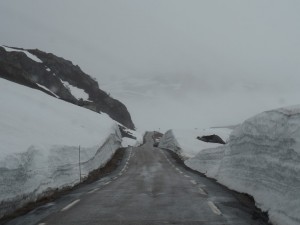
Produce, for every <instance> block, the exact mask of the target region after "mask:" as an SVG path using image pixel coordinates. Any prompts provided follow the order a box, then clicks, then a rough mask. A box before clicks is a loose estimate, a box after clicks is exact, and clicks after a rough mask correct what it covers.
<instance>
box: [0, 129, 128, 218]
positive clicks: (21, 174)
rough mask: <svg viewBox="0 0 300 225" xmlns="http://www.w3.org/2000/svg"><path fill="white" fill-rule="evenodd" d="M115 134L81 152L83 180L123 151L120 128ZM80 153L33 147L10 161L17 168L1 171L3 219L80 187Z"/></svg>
mask: <svg viewBox="0 0 300 225" xmlns="http://www.w3.org/2000/svg"><path fill="white" fill-rule="evenodd" d="M112 130H113V132H112V133H111V134H110V135H109V136H108V137H107V139H106V140H105V142H104V143H103V144H102V145H101V147H100V148H99V146H98V147H97V146H95V147H91V148H81V172H82V177H83V178H84V177H86V176H87V175H88V174H89V172H91V171H93V170H95V169H98V168H101V167H104V166H105V165H106V163H107V162H108V161H109V160H110V159H111V158H112V156H113V155H114V153H115V152H116V150H117V149H118V148H120V147H121V143H122V137H121V134H120V131H119V129H118V127H117V126H115V129H112ZM78 153H79V148H78V146H54V147H53V148H52V149H49V150H48V151H45V149H38V148H37V147H35V146H32V147H30V148H29V149H28V150H27V151H26V152H24V153H22V154H20V155H19V159H16V158H11V162H7V163H8V165H11V164H14V165H16V164H18V166H17V167H14V168H11V169H10V168H9V167H8V168H0V186H1V188H0V218H1V217H2V216H4V215H6V214H8V213H11V212H13V211H15V210H16V209H18V208H20V207H22V206H24V205H25V204H26V203H28V202H32V201H35V200H37V199H38V198H40V197H43V196H45V195H47V194H49V193H52V192H53V191H55V190H58V189H62V188H64V187H72V186H74V185H76V184H78V183H79V181H80V176H79V164H78V162H79V154H78ZM8 160H9V159H8Z"/></svg>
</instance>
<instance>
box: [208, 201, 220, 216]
mask: <svg viewBox="0 0 300 225" xmlns="http://www.w3.org/2000/svg"><path fill="white" fill-rule="evenodd" d="M207 204H208V206H209V208H210V209H211V211H213V213H214V214H217V215H219V216H220V215H221V214H222V213H221V211H220V210H219V209H218V207H217V206H216V205H215V204H214V203H213V202H212V201H208V202H207Z"/></svg>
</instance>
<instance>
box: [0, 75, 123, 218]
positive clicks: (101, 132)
mask: <svg viewBox="0 0 300 225" xmlns="http://www.w3.org/2000/svg"><path fill="white" fill-rule="evenodd" d="M0 92H1V94H0V105H1V108H0V143H1V145H0V187H1V188H0V217H1V216H3V215H4V214H5V213H7V212H11V211H13V210H14V209H15V208H17V207H20V206H22V205H23V204H25V203H27V202H28V201H33V200H36V199H37V198H38V197H39V196H41V194H43V193H45V192H48V191H51V190H53V189H56V188H62V187H65V186H73V185H74V184H76V183H78V182H79V180H80V177H79V166H78V162H79V157H78V153H79V145H80V146H81V170H82V174H83V176H87V175H88V173H89V172H90V171H92V170H95V169H97V168H99V167H102V166H104V165H105V164H106V163H107V161H109V160H110V158H111V157H112V155H113V154H114V152H115V151H116V150H117V149H118V148H119V147H120V146H121V144H122V143H121V142H122V138H121V134H120V131H119V129H118V125H117V122H115V121H114V120H112V119H110V118H109V116H107V115H106V114H98V113H94V112H92V111H90V110H88V109H85V108H81V107H78V106H75V105H73V104H70V103H67V102H65V101H62V100H59V99H56V98H53V97H51V96H49V95H47V94H45V93H43V92H40V91H38V90H35V89H31V88H27V87H25V86H22V85H18V84H15V83H12V82H9V81H7V80H4V79H0Z"/></svg>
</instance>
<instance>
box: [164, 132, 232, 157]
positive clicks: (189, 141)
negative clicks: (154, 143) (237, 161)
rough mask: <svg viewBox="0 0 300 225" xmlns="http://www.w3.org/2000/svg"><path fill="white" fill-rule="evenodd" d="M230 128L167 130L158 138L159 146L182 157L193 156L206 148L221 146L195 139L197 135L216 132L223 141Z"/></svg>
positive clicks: (226, 137)
mask: <svg viewBox="0 0 300 225" xmlns="http://www.w3.org/2000/svg"><path fill="white" fill-rule="evenodd" d="M231 131H232V130H231V129H228V128H209V129H194V130H177V129H174V130H169V131H167V132H166V133H165V134H164V135H163V137H162V138H161V140H160V143H159V147H160V148H166V149H170V150H172V151H174V152H176V153H177V154H180V155H181V156H182V157H183V158H191V157H194V156H195V155H196V154H197V153H199V152H200V151H202V150H203V149H206V148H213V147H218V146H221V145H222V144H217V143H207V142H203V141H200V140H198V139H197V136H205V135H212V134H216V135H218V136H220V137H221V138H222V139H223V140H224V141H227V139H228V137H229V135H230V133H231Z"/></svg>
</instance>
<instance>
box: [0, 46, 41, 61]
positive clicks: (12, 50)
mask: <svg viewBox="0 0 300 225" xmlns="http://www.w3.org/2000/svg"><path fill="white" fill-rule="evenodd" d="M1 47H3V48H4V49H5V51H7V52H23V53H25V54H26V55H27V57H28V58H30V59H32V60H33V61H35V62H38V63H42V62H43V61H42V60H40V59H39V58H38V57H36V56H35V55H33V54H31V53H30V52H28V51H26V50H20V49H15V48H9V47H6V46H4V45H2V46H1Z"/></svg>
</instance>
